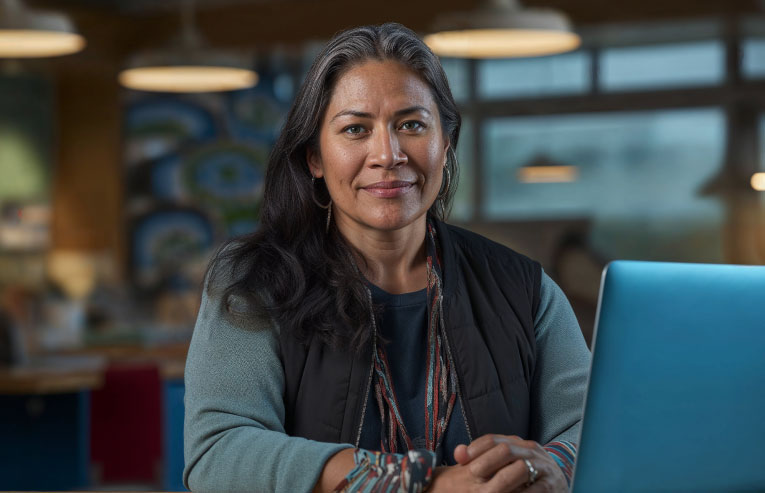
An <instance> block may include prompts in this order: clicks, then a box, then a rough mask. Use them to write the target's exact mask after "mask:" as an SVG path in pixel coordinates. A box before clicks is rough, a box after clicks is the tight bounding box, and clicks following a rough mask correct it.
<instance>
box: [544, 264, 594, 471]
mask: <svg viewBox="0 0 765 493" xmlns="http://www.w3.org/2000/svg"><path fill="white" fill-rule="evenodd" d="M534 326H535V333H536V344H537V361H536V367H535V372H534V377H533V380H534V382H533V385H532V389H534V391H533V394H532V407H533V410H534V412H533V414H532V416H533V419H534V423H533V426H532V429H533V430H534V437H533V438H534V439H535V440H537V441H538V442H539V443H543V444H546V445H545V449H546V450H547V452H548V453H550V455H551V456H552V457H553V458H554V459H555V460H556V462H557V463H558V465H559V466H561V468H562V469H563V472H564V473H565V474H566V479H568V480H570V478H571V472H572V469H573V463H574V460H575V457H576V443H575V442H576V441H577V440H578V439H579V428H580V425H581V419H582V410H583V409H582V408H583V405H584V394H585V390H586V388H587V375H588V373H589V369H590V351H589V349H588V348H587V345H586V343H585V342H584V337H583V336H582V332H581V330H580V329H579V323H578V322H577V320H576V315H574V311H573V310H572V308H571V305H570V304H569V302H568V300H567V299H566V295H565V294H563V291H562V290H561V289H560V287H558V285H557V284H556V283H555V281H553V280H552V279H551V278H550V277H549V276H548V275H547V274H546V273H544V272H543V273H542V284H541V288H540V303H539V310H538V311H537V316H536V320H535V325H534Z"/></svg>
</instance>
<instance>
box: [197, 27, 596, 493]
mask: <svg viewBox="0 0 765 493" xmlns="http://www.w3.org/2000/svg"><path fill="white" fill-rule="evenodd" d="M459 129H460V117H459V114H458V112H457V108H456V105H455V103H454V100H453V98H452V96H451V92H450V90H449V87H448V84H447V81H446V77H445V75H444V72H443V70H442V68H441V66H440V64H439V62H438V59H437V57H435V56H434V55H433V54H432V53H431V52H430V50H429V49H428V48H427V47H426V46H425V45H424V44H423V43H422V42H421V41H420V40H419V39H418V38H417V37H416V35H414V33H412V32H411V31H410V30H408V29H406V28H405V27H403V26H401V25H398V24H386V25H383V26H379V27H362V28H358V29H352V30H349V31H346V32H343V33H340V34H339V35H337V36H336V37H335V38H334V39H333V40H332V41H330V43H329V44H328V45H327V47H326V48H325V49H324V51H323V52H322V53H321V54H320V55H319V56H318V57H317V59H316V61H315V62H314V64H313V66H312V68H311V70H310V71H309V73H308V75H307V77H306V80H305V82H304V83H303V85H302V87H301V89H300V91H299V93H298V95H297V98H296V100H295V103H294V105H293V107H292V109H291V111H290V113H289V115H288V117H287V121H286V123H285V126H284V129H283V131H282V133H281V136H280V137H279V139H278V141H277V143H276V145H275V146H274V149H273V151H272V154H271V157H270V161H269V166H268V171H267V174H266V184H265V185H266V188H265V197H264V206H263V210H262V219H261V227H260V230H259V231H258V232H257V233H255V234H253V235H251V236H249V237H244V238H240V239H238V240H236V241H235V242H233V243H231V244H230V245H229V246H227V247H225V248H224V249H223V250H222V251H221V252H219V254H218V255H217V257H216V259H215V260H214V262H213V264H212V265H211V269H210V273H209V275H208V281H207V287H206V289H205V293H204V297H203V301H202V306H201V309H200V313H199V317H198V320H197V326H196V328H195V331H194V336H193V339H192V343H191V348H190V351H189V356H188V360H187V366H186V424H185V455H186V468H185V471H184V480H185V482H186V484H187V485H188V486H189V487H190V488H191V489H192V490H213V491H223V490H237V491H309V490H312V489H313V490H314V491H332V490H334V489H337V490H342V489H344V490H346V491H399V489H400V490H402V491H418V490H422V489H428V491H445V490H449V489H451V490H454V491H471V490H476V491H478V490H486V491H515V490H524V491H536V490H538V491H564V490H565V489H566V488H567V481H568V479H569V478H570V473H571V467H572V465H573V454H574V453H575V448H574V445H573V444H572V443H570V442H571V440H576V435H577V432H578V423H579V418H580V408H581V404H582V395H583V391H584V386H585V379H586V371H587V366H588V358H589V353H588V351H587V348H586V346H585V345H584V342H583V339H582V336H581V333H580V332H579V328H578V326H577V323H576V319H575V318H574V316H573V313H572V312H571V309H570V307H569V306H568V304H567V302H566V301H565V297H564V296H563V295H562V293H561V292H560V290H559V289H558V288H557V286H555V285H554V283H553V282H552V281H551V280H550V279H549V278H548V277H547V276H546V275H544V273H543V272H542V270H541V268H540V266H539V264H538V263H536V262H534V261H532V260H529V259H528V258H526V257H523V256H522V255H520V254H517V253H515V252H513V251H511V250H509V249H507V248H505V247H502V246H500V245H498V244H496V243H493V242H491V241H489V240H487V239H485V238H482V237H480V236H478V235H475V234H473V233H470V232H468V231H465V230H462V229H459V228H455V227H452V226H449V225H447V224H445V223H444V222H442V220H443V218H444V216H445V215H446V212H447V211H448V210H449V204H450V201H451V198H452V195H453V193H454V190H455V187H456V181H457V175H458V171H457V162H456V158H455V152H454V149H455V148H456V145H457V140H458V137H459ZM520 437H524V438H527V440H525V439H522V438H520ZM538 442H539V443H544V444H547V448H544V447H542V446H540V445H539V443H538Z"/></svg>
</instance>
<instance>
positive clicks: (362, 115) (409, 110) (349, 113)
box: [330, 106, 430, 123]
mask: <svg viewBox="0 0 765 493" xmlns="http://www.w3.org/2000/svg"><path fill="white" fill-rule="evenodd" d="M418 111H422V112H423V113H427V114H428V115H430V111H429V110H428V109H427V108H426V107H424V106H409V107H408V108H403V109H400V110H398V111H396V112H395V113H394V114H393V115H394V116H397V117H398V116H401V115H408V114H409V113H416V112H418ZM341 116H355V117H357V118H372V113H366V112H363V111H355V110H342V111H340V112H339V113H337V114H336V115H335V116H333V117H332V120H330V123H331V122H333V121H335V119H337V118H340V117H341Z"/></svg>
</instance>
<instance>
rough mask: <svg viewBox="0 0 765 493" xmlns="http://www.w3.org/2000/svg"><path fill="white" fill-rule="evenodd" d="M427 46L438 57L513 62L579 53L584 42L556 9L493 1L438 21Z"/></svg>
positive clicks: (515, 2) (443, 17) (506, 0)
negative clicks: (531, 7)
mask: <svg viewBox="0 0 765 493" xmlns="http://www.w3.org/2000/svg"><path fill="white" fill-rule="evenodd" d="M434 28H435V29H434V30H435V31H436V32H434V33H433V34H429V35H427V36H425V43H426V44H427V45H428V46H430V49H431V50H433V52H434V53H436V54H437V55H441V56H449V57H459V58H511V57H530V56H541V55H552V54H556V53H563V52H566V51H571V50H575V49H576V48H578V47H579V45H580V44H581V39H580V38H579V36H578V35H577V34H576V33H574V32H573V31H572V29H571V23H570V22H569V20H568V18H566V16H565V15H564V14H562V13H560V12H558V11H555V10H552V9H524V8H522V7H521V5H520V4H519V3H518V0H490V1H489V3H488V5H487V7H484V8H482V9H480V10H477V11H472V12H457V13H453V14H447V15H444V16H442V17H440V18H438V19H437V20H436V23H435V25H434Z"/></svg>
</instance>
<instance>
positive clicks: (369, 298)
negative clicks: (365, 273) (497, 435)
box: [355, 288, 470, 448]
mask: <svg viewBox="0 0 765 493" xmlns="http://www.w3.org/2000/svg"><path fill="white" fill-rule="evenodd" d="M366 290H367V301H369V314H370V315H371V318H372V364H371V365H370V366H369V376H368V377H367V387H366V390H365V391H364V404H363V405H362V407H361V419H360V420H359V430H358V431H357V432H356V443H355V445H356V448H358V447H359V442H361V429H362V428H363V427H364V415H365V414H366V412H367V402H368V401H369V388H370V387H371V386H372V375H374V370H375V354H376V353H377V323H375V314H374V311H373V310H372V292H371V291H370V290H369V288H366ZM468 435H470V432H468Z"/></svg>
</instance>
